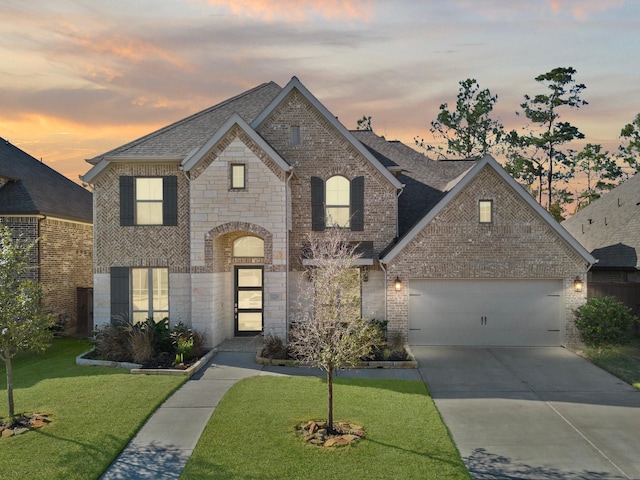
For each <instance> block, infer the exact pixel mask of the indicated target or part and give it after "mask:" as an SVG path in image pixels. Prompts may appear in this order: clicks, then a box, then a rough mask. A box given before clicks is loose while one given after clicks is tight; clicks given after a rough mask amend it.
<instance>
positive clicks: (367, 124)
mask: <svg viewBox="0 0 640 480" xmlns="http://www.w3.org/2000/svg"><path fill="white" fill-rule="evenodd" d="M356 123H357V125H358V126H357V127H356V130H369V131H370V132H373V127H372V126H371V117H367V116H366V115H363V116H362V118H361V119H360V120H358V121H357V122H356Z"/></svg>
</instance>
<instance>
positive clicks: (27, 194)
mask: <svg viewBox="0 0 640 480" xmlns="http://www.w3.org/2000/svg"><path fill="white" fill-rule="evenodd" d="M0 176H1V177H5V178H9V179H12V180H10V181H8V182H7V183H6V184H4V185H3V186H2V187H0V215H2V214H8V215H37V214H42V215H52V216H55V217H60V218H65V219H68V220H78V221H82V222H92V221H93V210H92V197H93V195H92V194H91V192H89V191H87V190H86V189H84V188H82V187H81V186H80V185H78V184H76V183H74V182H72V181H71V180H69V179H68V178H66V177H64V176H63V175H61V174H59V173H58V172H56V171H55V170H53V169H52V168H50V167H48V166H47V165H45V164H44V163H41V162H40V161H39V160H37V159H35V158H33V157H32V156H31V155H29V154H28V153H26V152H24V151H22V150H20V149H19V148H18V147H16V146H14V145H12V144H11V143H9V142H8V141H6V140H4V139H2V138H0Z"/></svg>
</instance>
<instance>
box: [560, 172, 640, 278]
mask: <svg viewBox="0 0 640 480" xmlns="http://www.w3.org/2000/svg"><path fill="white" fill-rule="evenodd" d="M562 226H563V227H564V228H566V229H567V230H568V231H569V233H571V235H573V236H574V237H575V238H576V240H578V241H579V242H580V243H581V244H582V245H583V246H584V247H585V248H586V249H587V250H589V251H590V252H591V254H592V255H593V256H594V257H596V258H597V259H598V260H599V262H598V263H597V264H596V265H594V268H620V269H634V268H635V269H640V261H639V260H638V256H640V175H639V174H636V175H635V176H633V177H632V178H630V179H629V180H627V181H626V182H624V183H621V184H620V185H618V186H617V187H616V188H614V189H613V190H611V191H610V192H608V193H606V194H604V195H603V196H602V197H600V198H599V199H597V200H596V201H594V202H593V203H591V205H589V206H588V207H586V208H584V209H582V210H580V211H579V212H578V213H576V214H575V215H573V217H571V218H569V219H568V220H565V221H564V222H562Z"/></svg>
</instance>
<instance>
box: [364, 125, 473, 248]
mask: <svg viewBox="0 0 640 480" xmlns="http://www.w3.org/2000/svg"><path fill="white" fill-rule="evenodd" d="M351 133H352V134H353V135H354V136H355V137H356V138H357V139H358V140H360V142H362V144H363V145H364V146H365V147H366V148H367V149H368V150H369V151H370V152H371V153H372V154H373V156H374V157H375V158H376V159H378V160H379V161H380V163H382V164H383V165H384V166H385V167H387V168H392V169H398V168H401V169H402V172H401V173H400V174H399V175H398V180H400V182H402V183H403V184H404V185H405V187H404V190H403V192H402V195H400V198H399V199H398V220H399V232H398V233H399V235H400V236H401V237H402V236H403V235H404V234H405V233H407V232H408V231H409V230H410V229H411V227H413V226H414V225H415V224H416V223H418V221H420V219H421V218H423V217H424V216H425V215H426V214H427V213H428V212H429V211H430V210H431V209H432V208H433V207H435V206H436V205H437V203H438V202H439V201H440V200H441V199H442V198H443V197H444V195H445V193H446V192H445V187H446V186H447V185H448V184H449V183H450V182H451V181H452V180H454V179H456V178H458V177H459V176H460V175H461V174H462V173H464V172H466V171H467V170H469V169H470V168H471V167H473V165H475V164H476V161H472V160H456V161H435V160H431V159H429V158H428V157H426V156H425V155H423V154H421V153H420V152H417V151H416V150H414V149H413V148H410V147H408V146H406V145H404V144H403V143H401V142H398V141H391V142H389V141H387V140H385V139H384V138H382V137H379V136H378V135H376V134H375V133H373V132H372V131H369V130H354V131H352V132H351Z"/></svg>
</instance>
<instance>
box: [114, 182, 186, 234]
mask: <svg viewBox="0 0 640 480" xmlns="http://www.w3.org/2000/svg"><path fill="white" fill-rule="evenodd" d="M177 224H178V177H176V176H168V177H128V176H122V177H120V225H122V226H131V225H177Z"/></svg>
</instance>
